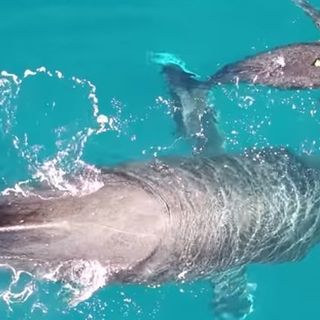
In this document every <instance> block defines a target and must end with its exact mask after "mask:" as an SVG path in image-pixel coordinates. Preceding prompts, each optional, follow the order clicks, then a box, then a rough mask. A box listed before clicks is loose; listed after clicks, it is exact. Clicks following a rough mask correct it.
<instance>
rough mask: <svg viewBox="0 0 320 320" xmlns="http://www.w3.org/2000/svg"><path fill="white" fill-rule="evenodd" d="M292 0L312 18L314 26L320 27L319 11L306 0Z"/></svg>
mask: <svg viewBox="0 0 320 320" xmlns="http://www.w3.org/2000/svg"><path fill="white" fill-rule="evenodd" d="M292 1H293V2H294V3H295V4H296V5H297V6H298V7H299V8H301V9H302V10H303V11H304V12H305V13H306V14H307V15H308V16H309V17H310V18H311V19H312V20H313V22H314V24H315V25H316V27H317V28H318V29H320V11H319V10H317V9H316V8H315V7H313V6H312V5H311V4H310V3H309V2H308V1H307V0H292Z"/></svg>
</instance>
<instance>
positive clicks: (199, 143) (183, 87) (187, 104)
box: [153, 54, 223, 155]
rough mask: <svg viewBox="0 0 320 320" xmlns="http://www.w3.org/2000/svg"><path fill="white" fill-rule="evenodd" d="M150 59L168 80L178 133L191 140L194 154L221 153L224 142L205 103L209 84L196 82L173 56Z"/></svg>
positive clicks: (208, 106)
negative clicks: (160, 67)
mask: <svg viewBox="0 0 320 320" xmlns="http://www.w3.org/2000/svg"><path fill="white" fill-rule="evenodd" d="M153 60H154V61H155V62H157V63H158V64H160V65H161V66H162V73H163V75H164V76H165V79H166V80H167V84H168V87H169V93H170V95H171V97H172V99H173V106H172V114H173V118H174V120H175V122H176V125H177V132H178V133H179V134H182V135H184V136H185V137H186V138H188V139H190V141H192V147H193V150H194V152H195V153H196V154H200V153H201V154H206V155H216V154H220V153H222V145H223V139H222V137H221V134H220V132H219V130H218V128H217V119H216V114H215V112H214V110H213V107H212V106H211V105H210V103H209V101H208V100H209V99H208V94H209V91H210V88H211V87H212V85H211V84H209V82H207V81H201V80H199V79H198V77H197V75H196V74H194V73H192V72H190V71H188V70H187V69H186V68H185V66H184V64H183V62H181V61H179V60H178V59H177V58H175V57H174V56H171V55H168V54H158V55H157V56H156V58H154V59H153Z"/></svg>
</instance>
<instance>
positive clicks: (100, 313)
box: [0, 0, 320, 320]
mask: <svg viewBox="0 0 320 320" xmlns="http://www.w3.org/2000/svg"><path fill="white" fill-rule="evenodd" d="M315 4H316V3H315ZM318 5H319V6H320V2H319V3H318ZM0 33H1V51H0V56H1V59H0V72H1V76H0V172H1V174H0V177H1V180H0V188H1V190H6V189H8V188H14V189H15V190H16V191H17V192H19V190H20V191H21V190H25V189H24V187H23V183H22V184H21V182H22V181H30V180H31V181H38V180H45V181H46V182H47V183H48V184H49V185H50V186H52V187H54V188H59V189H61V190H62V191H64V192H71V193H74V194H78V193H81V192H88V191H91V190H92V189H94V188H97V187H99V182H98V181H97V179H96V178H95V176H94V172H93V174H92V176H90V178H87V179H86V178H84V179H82V180H81V181H80V180H79V181H76V182H74V181H73V182H72V181H71V182H70V180H68V178H67V177H69V176H71V175H72V174H75V173H79V172H83V170H84V169H85V168H87V165H86V164H95V165H108V164H115V163H117V162H123V161H126V160H136V159H149V158H152V157H154V156H162V155H168V154H183V153H184V154H185V153H188V152H189V148H188V145H187V143H186V142H185V141H183V140H182V141H181V140H179V141H176V140H177V137H176V136H175V135H174V130H175V126H174V123H173V120H172V119H171V116H170V114H169V112H168V107H167V99H168V98H169V97H168V94H167V91H166V87H165V84H164V82H163V79H162V77H161V75H160V74H159V68H158V67H157V66H156V65H154V64H153V63H152V62H151V59H150V57H152V54H153V53H154V52H169V53H173V54H176V55H178V56H179V57H181V58H182V59H183V60H184V61H185V62H186V63H187V66H188V68H189V69H191V70H192V71H194V72H196V73H198V74H200V75H204V76H205V75H208V74H211V73H213V72H214V71H215V70H216V69H217V68H218V66H220V65H223V64H225V63H228V62H231V61H234V60H237V59H241V58H242V57H244V56H246V55H249V54H254V53H256V52H258V51H261V50H265V49H267V48H271V47H274V46H277V45H282V44H286V43H291V42H297V41H311V40H316V39H320V33H319V32H318V31H317V30H316V29H315V28H314V27H313V24H312V23H311V21H310V20H309V19H308V18H307V17H306V16H305V15H304V14H303V13H302V12H301V10H299V9H298V8H297V7H295V6H294V5H293V4H292V3H291V2H290V1H289V0H281V1H276V0H270V1H261V0H241V1H240V0H233V1H223V0H215V1H212V0H199V1H189V0H175V1H173V0H163V1H154V0H148V1H147V0H105V1H103V0H101V1H98V0H91V1H89V0H87V1H84V0H77V1H75V0H56V1H48V0H47V1H40V0H30V1H19V0H15V1H4V0H1V1H0ZM319 98H320V92H319V91H316V90H315V91H304V92H292V91H277V90H269V89H266V88H257V87H252V86H245V85H241V86H239V87H236V86H224V87H220V88H215V89H214V90H213V92H212V101H213V104H214V105H215V108H216V110H217V112H218V115H219V123H220V127H221V129H222V131H223V132H224V136H225V138H226V148H227V149H228V150H230V151H241V150H243V149H244V148H245V147H249V146H257V147H259V146H260V147H261V146H267V145H288V146H290V147H291V148H292V149H294V150H295V151H297V152H307V153H313V154H317V153H319V152H320V150H319V147H320V139H319V132H320V115H319V108H320V102H319ZM91 170H92V169H91ZM93 232H94V230H93ZM319 253H320V250H319V248H318V249H315V250H313V251H312V252H311V253H310V255H309V256H308V257H307V258H306V259H305V260H304V261H302V262H299V263H294V264H284V265H277V266H252V267H250V269H249V280H250V282H253V283H256V284H257V289H256V291H255V293H254V296H255V310H254V313H253V314H252V315H250V317H251V319H257V320H266V319H269V320H270V319H272V320H278V319H279V320H280V319H291V320H298V319H299V320H301V319H320V310H319V299H320V293H319V292H320V291H319V289H320V274H319V266H320V258H319ZM64 296H65V292H64V289H63V288H62V286H61V284H59V283H53V282H50V281H41V282H39V281H37V280H36V279H33V278H32V277H31V276H30V275H28V274H25V273H23V272H22V273H17V272H16V271H14V270H10V269H8V268H5V267H4V268H2V269H1V270H0V320H5V319H16V320H20V319H63V320H67V319H68V320H75V319H96V320H100V319H112V320H114V319H130V320H131V319H212V318H213V315H212V310H211V308H210V301H211V297H212V292H211V288H210V285H209V284H208V283H206V282H199V283H194V284H179V285H173V284H171V285H165V286H162V287H161V288H145V287H138V286H111V287H106V288H103V289H100V290H98V292H96V293H94V294H93V295H92V296H91V298H88V299H87V300H86V301H85V302H83V303H80V304H79V305H78V306H76V307H74V308H68V306H67V305H66V304H65V299H64Z"/></svg>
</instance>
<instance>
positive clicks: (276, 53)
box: [160, 0, 320, 100]
mask: <svg viewBox="0 0 320 320" xmlns="http://www.w3.org/2000/svg"><path fill="white" fill-rule="evenodd" d="M293 2H294V3H295V4H296V5H297V6H299V7H300V8H302V9H303V10H304V12H305V13H306V14H308V16H310V17H311V19H312V21H313V22H314V24H315V25H316V26H317V27H318V28H320V12H319V11H318V10H317V9H316V8H314V7H313V6H311V4H310V3H309V2H307V1H306V0H293ZM160 60H161V57H160ZM163 71H164V73H165V75H166V77H167V78H168V79H169V83H170V84H173V88H174V90H175V92H172V95H175V96H176V98H177V97H179V92H178V90H179V86H180V82H182V84H183V86H185V88H186V89H187V91H188V94H189V96H190V95H191V96H192V95H193V96H195V97H202V98H204V99H206V96H207V94H208V91H209V90H210V89H211V88H212V87H214V86H216V85H220V84H227V83H239V82H244V83H253V84H259V85H265V86H271V87H276V88H280V89H312V88H319V87H320V43H319V42H310V43H303V42H301V43H293V44H288V45H284V46H280V47H277V48H273V49H271V50H268V51H266V52H261V53H258V54H256V55H252V56H249V57H246V58H244V59H242V60H240V61H237V62H233V63H229V64H227V65H225V66H223V67H222V68H221V69H219V70H217V71H216V72H215V73H214V74H213V75H211V76H209V77H208V78H207V79H206V80H199V77H198V75H196V74H194V73H192V72H190V71H187V70H186V69H185V68H184V67H183V66H181V65H179V64H177V63H173V64H170V63H166V64H165V66H164V68H163ZM186 84H187V85H186ZM193 91H195V92H193ZM199 92H200V94H199ZM179 99H181V97H179ZM176 100H177V99H176Z"/></svg>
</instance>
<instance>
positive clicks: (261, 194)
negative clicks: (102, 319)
mask: <svg viewBox="0 0 320 320" xmlns="http://www.w3.org/2000/svg"><path fill="white" fill-rule="evenodd" d="M103 177H104V180H105V187H103V188H102V189H100V190H99V191H97V192H95V193H93V194H90V195H87V196H84V197H81V198H74V197H64V198H61V199H51V200H41V199H40V198H38V197H33V198H22V197H21V198H20V197H14V198H5V199H2V202H1V205H0V217H1V219H0V224H1V227H0V250H1V262H2V263H8V264H10V265H13V266H16V267H19V268H23V269H24V270H28V271H30V272H33V273H35V274H38V275H45V274H47V273H50V272H51V273H52V272H53V271H52V270H55V272H56V278H58V279H62V280H64V281H70V279H72V280H73V281H75V277H76V276H79V277H80V276H81V272H82V271H83V269H85V267H86V264H85V263H84V261H89V262H90V261H91V262H94V263H95V264H98V265H99V266H101V267H103V268H105V269H106V270H107V274H106V283H112V282H122V283H127V282H131V283H145V284H158V283H163V282H167V281H179V280H182V279H183V280H193V279H199V278H204V277H206V278H209V279H212V281H214V282H215V304H216V312H217V315H218V316H220V317H221V318H222V319H224V316H226V315H235V314H238V315H239V314H240V315H241V317H242V316H244V315H246V314H247V313H249V312H250V308H251V300H250V292H249V290H248V286H247V284H246V280H245V273H244V267H245V266H246V265H247V264H249V263H276V262H286V261H296V260H299V259H301V258H303V257H304V256H305V255H306V254H307V252H308V251H309V249H310V248H311V247H313V246H314V245H315V244H316V243H318V241H319V240H320V214H319V209H320V208H319V206H320V171H319V170H318V169H316V168H310V167H308V166H306V164H305V163H304V162H303V161H300V160H299V159H298V158H296V157H295V156H294V155H292V154H291V153H289V152H287V151H286V150H282V149H266V150H260V151H254V152H249V153H247V154H245V155H239V156H237V155H234V156H232V155H221V156H216V157H211V158H207V157H195V158H180V159H167V160H161V161H159V160H157V161H155V162H150V163H141V164H129V165H127V166H123V167H118V168H115V169H112V170H109V169H107V170H104V171H103ZM75 275H76V276H75ZM231 275H232V277H231ZM228 281H232V283H233V286H229V285H228ZM235 284H236V285H237V284H239V287H236V290H235V287H234V285H235ZM240 284H242V285H241V286H240ZM228 299H230V301H229V302H228ZM219 301H223V304H221V303H219ZM239 306H241V308H240V307H239ZM239 308H240V310H239ZM235 318H237V317H235Z"/></svg>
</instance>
